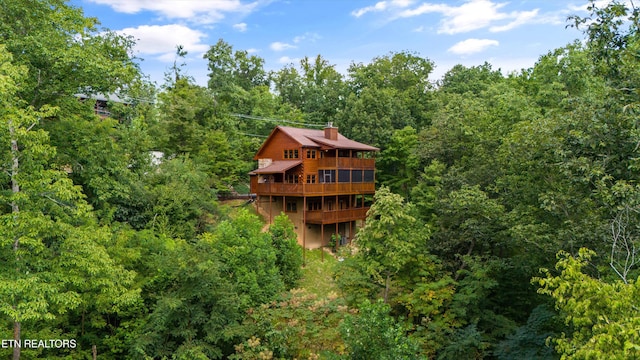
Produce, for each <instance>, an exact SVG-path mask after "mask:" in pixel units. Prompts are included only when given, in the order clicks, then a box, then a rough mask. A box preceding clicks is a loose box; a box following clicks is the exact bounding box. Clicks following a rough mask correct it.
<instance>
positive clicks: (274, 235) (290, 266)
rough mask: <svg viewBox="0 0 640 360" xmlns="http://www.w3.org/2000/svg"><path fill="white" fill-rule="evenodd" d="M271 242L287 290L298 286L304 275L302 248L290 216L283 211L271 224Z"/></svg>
mask: <svg viewBox="0 0 640 360" xmlns="http://www.w3.org/2000/svg"><path fill="white" fill-rule="evenodd" d="M269 234H270V235H271V244H272V245H273V247H274V249H275V252H276V266H278V269H280V276H281V277H282V281H283V282H284V285H285V288H287V290H289V289H292V288H294V287H295V286H296V284H297V282H298V280H299V279H300V277H301V276H302V271H301V267H302V249H301V248H300V246H299V245H298V236H297V235H296V233H295V230H294V228H293V223H292V222H291V221H290V220H289V217H288V216H287V215H286V214H284V213H281V214H280V215H278V216H276V217H275V218H274V219H273V224H271V226H269Z"/></svg>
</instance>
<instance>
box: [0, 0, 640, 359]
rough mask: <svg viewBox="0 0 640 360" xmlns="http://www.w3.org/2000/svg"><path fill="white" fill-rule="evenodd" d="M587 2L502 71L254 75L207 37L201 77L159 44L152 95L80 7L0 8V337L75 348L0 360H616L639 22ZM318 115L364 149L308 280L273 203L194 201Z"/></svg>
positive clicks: (220, 189) (617, 6)
mask: <svg viewBox="0 0 640 360" xmlns="http://www.w3.org/2000/svg"><path fill="white" fill-rule="evenodd" d="M598 4H600V2H595V1H594V2H592V3H591V5H590V7H589V11H590V16H589V17H586V18H581V17H577V16H574V17H571V18H570V19H569V21H570V24H569V25H571V26H575V27H577V28H578V29H581V30H583V31H584V34H585V39H584V41H582V42H581V41H576V42H574V43H571V44H567V45H566V46H564V47H562V48H559V49H553V50H550V51H549V52H548V53H546V54H543V55H541V56H540V58H539V60H538V62H537V63H536V64H535V65H534V66H533V67H532V68H529V69H523V70H522V71H521V72H518V73H513V74H509V75H508V76H503V74H502V73H501V72H500V71H499V70H496V69H493V68H492V66H491V64H489V63H485V64H482V65H479V66H473V67H464V66H461V65H457V66H454V67H453V68H452V69H451V70H449V71H448V72H447V73H446V74H445V75H444V76H443V78H442V79H441V80H440V81H439V82H438V83H437V84H435V85H432V84H430V83H429V82H428V80H427V78H428V76H429V74H430V73H431V71H432V69H433V66H434V65H435V64H433V63H432V62H431V60H429V59H428V58H424V57H422V56H420V55H419V54H416V53H412V52H399V53H390V54H385V55H381V56H379V57H376V58H374V59H372V61H371V62H370V63H368V64H363V63H358V64H356V63H354V64H352V65H351V66H350V67H349V69H348V70H347V73H346V74H340V73H339V72H337V71H336V69H335V67H334V66H333V65H331V64H330V62H329V61H328V60H327V59H325V58H323V57H322V56H321V55H318V56H317V57H315V58H304V59H302V60H301V61H300V63H299V64H297V65H289V66H286V67H284V68H282V69H280V70H278V71H272V72H267V71H266V70H265V69H264V68H263V65H264V60H263V59H261V58H259V57H257V56H255V55H250V54H249V53H248V52H247V51H243V50H234V49H233V47H232V45H231V44H228V43H226V42H225V41H224V40H222V39H220V40H219V41H218V42H217V43H216V44H213V45H212V46H211V48H210V50H209V51H208V52H207V53H206V55H205V59H207V60H208V61H209V66H208V67H209V82H208V86H207V87H202V86H199V85H197V84H195V82H194V81H193V79H190V78H189V77H187V76H184V75H183V71H182V67H183V65H182V64H179V62H180V61H181V58H182V57H183V56H185V55H186V53H185V52H184V50H183V49H182V47H180V46H178V47H177V52H176V62H175V63H174V67H173V68H172V69H171V71H170V73H168V74H167V78H166V83H165V84H163V85H162V86H161V87H159V88H156V86H155V84H150V83H149V82H148V81H146V80H145V78H144V76H143V74H141V73H140V70H139V69H138V68H137V66H136V65H135V59H133V58H131V56H130V54H131V50H132V46H133V44H134V43H133V40H132V39H129V38H127V37H123V36H120V35H117V34H115V33H112V32H110V31H107V30H105V29H98V28H97V19H92V18H86V17H85V16H84V15H83V13H82V10H81V9H78V8H74V7H71V6H69V5H68V4H66V2H65V1H63V0H42V1H28V0H14V1H3V2H0V168H1V169H2V172H0V179H1V182H0V324H1V325H2V326H1V327H0V337H1V338H2V339H73V340H74V341H76V346H75V347H66V348H61V349H47V348H42V347H41V348H35V349H32V348H26V347H25V348H23V349H18V348H17V347H13V348H4V346H3V348H2V349H0V355H1V356H3V357H8V356H9V354H12V356H13V358H14V359H19V358H20V357H23V358H52V357H55V358H67V359H85V358H90V357H91V355H92V351H95V352H96V353H97V354H99V357H100V358H101V359H165V358H166V359H168V358H173V359H216V358H236V359H271V358H310V359H317V358H327V359H368V358H388V359H401V358H406V359H412V358H433V359H480V358H491V359H520V358H538V359H555V358H563V359H589V358H617V359H627V358H637V357H638V356H640V355H639V354H638V349H639V348H640V338H639V334H640V321H639V318H640V317H639V314H638V308H639V307H640V303H639V300H638V299H639V298H640V297H639V295H638V280H637V279H638V276H639V275H640V272H639V271H638V262H639V261H640V254H639V251H640V250H638V249H640V226H639V225H638V224H639V223H640V185H639V180H640V175H639V172H638V170H640V164H639V163H638V159H639V158H640V156H639V151H640V150H639V148H640V146H639V144H640V131H639V129H638V116H639V112H640V91H639V90H638V87H637V86H638V83H639V82H640V33H639V31H638V30H639V29H638V25H639V20H640V19H639V16H640V10H639V9H637V8H633V7H629V6H632V4H631V5H625V4H626V3H625V4H623V3H621V2H618V1H613V2H611V3H610V4H608V5H602V6H600V5H598ZM79 93H82V94H84V95H87V97H88V98H89V99H85V100H83V101H80V100H79V99H78V96H77V94H79ZM113 93H117V94H118V96H119V97H120V98H121V99H122V100H123V102H121V103H114V102H112V103H110V104H109V110H110V111H111V114H110V116H109V117H106V118H101V117H99V116H97V115H96V114H95V113H94V111H93V106H94V104H95V100H90V99H91V98H95V97H98V96H101V95H105V94H113ZM277 119H286V120H277ZM285 121H286V122H285ZM328 121H331V122H333V123H334V124H336V125H337V126H338V127H339V128H340V132H341V133H343V134H344V135H346V136H348V137H350V138H352V139H354V140H357V141H361V142H365V143H369V144H371V145H375V146H378V147H380V148H381V151H380V153H379V154H378V156H377V164H378V171H377V174H376V179H377V181H378V185H379V186H378V191H377V193H376V195H375V202H374V204H373V205H372V207H371V209H370V211H369V216H368V218H367V220H366V223H365V224H364V225H363V227H362V229H361V230H360V232H359V233H358V235H357V238H356V240H355V241H354V246H352V247H345V248H342V249H339V251H338V255H339V256H340V260H341V261H337V262H336V265H335V271H333V272H331V273H330V274H329V273H327V274H323V275H326V276H327V277H333V280H331V281H333V282H332V283H331V285H330V287H332V289H333V290H335V291H330V290H327V291H326V293H320V294H319V293H318V292H315V291H314V290H317V289H316V288H315V287H314V285H317V284H309V283H306V285H305V287H306V288H305V289H300V288H298V287H299V286H300V284H301V282H300V280H301V278H302V280H305V279H304V275H303V271H302V268H301V267H302V265H303V254H302V249H301V248H300V247H299V246H298V245H297V244H296V239H295V232H294V228H293V224H292V223H291V222H290V221H289V220H288V219H287V217H286V216H285V215H280V216H278V217H275V220H274V222H273V224H271V225H270V226H269V227H267V226H265V225H264V223H263V222H262V221H261V220H260V218H259V217H258V216H256V215H254V214H253V212H252V211H251V208H250V207H248V206H246V205H248V204H243V203H241V202H240V203H234V205H232V206H229V205H225V204H223V203H222V202H221V201H220V200H219V196H220V195H227V194H231V193H234V192H241V193H242V192H246V190H247V187H248V185H247V182H248V176H247V172H248V171H249V170H250V169H252V168H253V166H254V164H253V161H252V157H253V154H254V153H255V151H256V150H257V149H258V147H259V146H260V144H261V142H262V140H263V139H264V136H266V135H267V134H269V132H270V131H271V130H272V128H273V127H274V126H275V125H277V124H287V125H292V124H293V125H295V124H296V123H297V124H317V125H319V126H321V125H323V124H324V123H326V122H328ZM327 256H329V255H327ZM306 265H307V266H311V265H309V263H307V264H306ZM540 269H543V270H542V271H541V270H540ZM306 270H307V271H308V270H309V269H306ZM323 271H326V272H330V271H329V270H323ZM306 274H307V276H308V275H309V273H308V272H307V273H306ZM92 348H93V349H92ZM94 349H95V350H94Z"/></svg>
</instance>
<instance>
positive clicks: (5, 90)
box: [0, 46, 137, 359]
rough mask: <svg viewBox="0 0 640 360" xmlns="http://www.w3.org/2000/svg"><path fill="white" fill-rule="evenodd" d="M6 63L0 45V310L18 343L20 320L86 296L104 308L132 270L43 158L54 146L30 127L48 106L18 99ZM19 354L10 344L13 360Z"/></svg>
mask: <svg viewBox="0 0 640 360" xmlns="http://www.w3.org/2000/svg"><path fill="white" fill-rule="evenodd" d="M11 60H12V57H11V55H10V54H8V53H7V52H6V48H5V47H4V46H0V99H1V101H0V103H2V106H1V107H0V120H1V121H0V139H1V143H2V144H3V147H2V148H0V164H2V167H3V168H4V169H5V172H3V174H4V175H3V179H2V182H1V183H2V184H4V185H3V191H2V192H0V204H2V208H1V210H0V223H2V226H1V227H0V229H1V230H0V247H1V248H3V249H4V250H3V251H2V252H1V254H2V255H1V256H2V258H3V259H2V262H1V264H2V265H0V266H2V271H0V274H1V275H0V299H1V300H0V301H1V302H0V314H1V315H2V316H4V317H5V318H7V319H10V320H11V321H12V322H13V330H14V331H13V333H14V340H16V341H19V340H20V339H21V333H22V330H23V324H30V325H33V324H38V323H42V322H47V321H52V320H54V319H56V317H57V316H59V315H61V314H64V313H65V312H67V311H69V310H72V309H74V308H76V307H78V306H80V305H83V304H86V301H88V300H89V299H88V298H89V297H93V298H94V300H95V297H96V296H97V294H101V295H99V296H98V301H97V303H96V306H97V307H98V308H99V309H100V310H101V311H104V310H105V309H106V308H109V307H111V306H126V305H127V304H130V303H132V302H134V301H135V300H136V298H137V293H136V291H135V290H131V291H129V290H128V289H127V287H128V286H129V285H130V284H131V281H132V279H133V274H132V273H130V272H128V271H125V270H123V269H122V268H121V267H120V266H118V265H117V264H115V263H113V261H112V260H111V259H110V258H109V255H108V253H107V252H106V250H105V248H104V245H105V244H104V236H105V233H104V232H103V230H102V229H100V228H98V227H97V225H96V224H95V221H94V220H93V218H92V216H91V213H90V207H89V206H88V205H87V204H86V202H85V201H84V198H83V195H82V193H81V191H80V188H79V187H77V186H74V185H73V184H72V182H71V181H70V179H69V178H68V177H67V176H66V173H65V172H63V171H61V170H58V169H57V167H56V165H55V164H52V163H50V160H51V159H52V158H53V156H54V155H55V149H54V148H53V147H52V146H51V145H50V144H49V138H48V134H47V132H46V131H44V130H42V129H37V128H36V126H37V124H38V122H39V121H41V119H42V118H46V117H49V116H51V115H52V114H53V112H54V111H55V108H48V107H46V106H43V107H42V108H41V110H40V111H36V110H35V109H34V108H33V107H32V106H28V105H27V104H26V103H25V102H24V101H23V100H21V99H20V98H19V97H18V89H19V86H18V84H21V82H22V80H23V78H24V76H25V75H26V71H27V70H26V69H25V67H20V66H15V65H13V64H12V63H11ZM89 278H91V281H87V280H88V279H89ZM89 294H92V295H93V296H89ZM20 352H21V349H20V348H19V347H14V349H13V358H14V359H19V358H20Z"/></svg>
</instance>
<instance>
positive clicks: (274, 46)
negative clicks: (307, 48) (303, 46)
mask: <svg viewBox="0 0 640 360" xmlns="http://www.w3.org/2000/svg"><path fill="white" fill-rule="evenodd" d="M269 47H270V48H271V50H273V51H284V50H287V49H295V48H296V47H295V45H291V44H287V43H283V42H279V41H276V42H273V43H271V45H269Z"/></svg>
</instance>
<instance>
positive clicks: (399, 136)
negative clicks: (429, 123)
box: [377, 126, 420, 199]
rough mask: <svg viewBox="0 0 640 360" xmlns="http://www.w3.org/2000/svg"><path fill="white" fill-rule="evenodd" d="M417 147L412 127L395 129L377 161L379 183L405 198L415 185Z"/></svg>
mask: <svg viewBox="0 0 640 360" xmlns="http://www.w3.org/2000/svg"><path fill="white" fill-rule="evenodd" d="M417 147H418V134H417V133H416V131H415V129H414V128H412V127H410V126H407V127H405V128H403V129H400V130H395V131H394V132H393V135H392V136H391V140H390V141H389V144H388V145H387V148H386V149H384V150H383V151H382V152H381V154H380V158H379V160H378V161H377V168H378V171H380V176H379V180H380V183H381V184H383V185H386V186H388V187H389V189H390V190H391V191H392V192H395V193H397V194H401V195H403V196H404V197H405V198H406V199H411V189H412V188H413V187H414V186H416V185H417V177H418V171H419V169H420V159H419V158H418V155H417V152H418V149H417Z"/></svg>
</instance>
